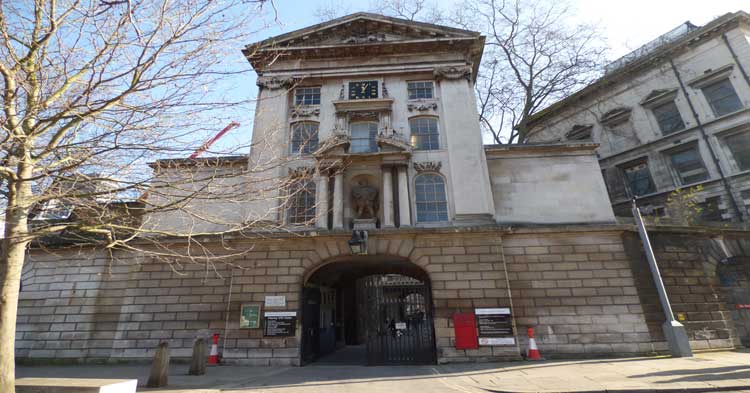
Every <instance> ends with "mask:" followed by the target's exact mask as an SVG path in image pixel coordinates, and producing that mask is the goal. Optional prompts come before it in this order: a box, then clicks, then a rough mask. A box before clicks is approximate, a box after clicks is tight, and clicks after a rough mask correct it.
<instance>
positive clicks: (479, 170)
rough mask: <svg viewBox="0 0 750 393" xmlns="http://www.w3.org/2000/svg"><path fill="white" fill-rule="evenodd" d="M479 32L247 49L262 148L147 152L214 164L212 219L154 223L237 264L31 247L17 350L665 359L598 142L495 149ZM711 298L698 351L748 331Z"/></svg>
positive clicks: (203, 205) (298, 358) (389, 33)
mask: <svg viewBox="0 0 750 393" xmlns="http://www.w3.org/2000/svg"><path fill="white" fill-rule="evenodd" d="M483 43H484V38H483V37H482V36H481V35H480V34H478V33H475V32H471V31H464V30H458V29H454V28H448V27H443V26H437V25H432V24H426V23H419V22H413V21H406V20H401V19H395V18H389V17H384V16H381V15H374V14H368V13H357V14H353V15H349V16H346V17H343V18H339V19H335V20H332V21H330V22H326V23H323V24H319V25H315V26H311V27H308V28H305V29H302V30H298V31H294V32H290V33H287V34H283V35H281V36H277V37H273V38H270V39H268V40H265V41H262V42H259V43H256V44H253V45H249V46H248V47H246V48H245V50H244V53H245V55H246V56H247V58H248V60H249V61H250V63H251V65H252V67H253V68H254V69H255V70H256V72H257V73H258V75H259V76H258V85H259V86H260V93H259V97H258V98H259V100H258V106H257V109H256V112H257V115H256V119H255V124H254V132H253V148H252V150H251V152H250V154H249V156H248V157H219V158H211V159H184V160H162V161H159V162H156V163H154V164H153V168H154V170H155V172H156V173H157V174H158V176H159V179H160V181H162V182H185V181H186V179H194V178H196V174H197V173H200V172H205V171H209V172H211V171H212V172H215V173H220V174H221V181H220V182H218V183H214V184H210V185H202V184H189V186H190V187H186V188H185V189H186V191H185V192H186V193H189V192H193V191H194V190H199V189H201V187H204V186H206V187H208V186H210V187H212V188H219V189H221V190H226V192H227V194H228V195H231V196H232V197H231V198H227V199H222V200H207V199H196V200H194V201H192V202H191V203H189V204H187V205H186V206H185V209H189V210H190V211H193V212H200V213H201V215H200V217H202V219H201V220H196V218H195V217H196V215H195V214H186V212H185V209H183V210H182V211H180V210H175V211H172V212H164V213H161V214H159V215H153V216H150V217H146V218H144V225H147V226H148V227H149V228H156V229H162V230H163V233H173V234H178V233H200V235H196V237H195V238H193V239H190V243H189V244H188V243H187V242H186V241H185V240H184V239H182V238H180V237H178V236H173V237H168V236H165V237H163V238H161V239H160V241H159V244H158V246H159V247H165V248H169V249H181V248H185V247H187V246H188V245H193V244H200V252H201V253H205V254H210V255H213V256H225V257H226V258H225V259H224V260H222V262H221V263H214V264H210V265H206V264H191V263H187V262H186V261H183V260H180V259H179V258H173V259H170V260H168V261H164V260H157V258H153V257H152V256H150V254H146V253H135V252H126V251H123V250H116V251H112V252H105V251H102V250H99V249H97V248H95V247H92V246H88V245H80V244H79V245H66V246H65V247H58V248H50V247H46V248H44V249H42V248H37V249H33V250H31V251H30V252H29V259H28V262H27V264H26V266H25V270H24V276H23V291H22V293H21V304H20V309H19V318H18V341H17V343H16V348H17V355H18V357H19V359H22V360H39V359H61V358H63V359H76V360H103V361H122V360H139V359H147V358H148V357H150V356H151V355H152V354H153V350H154V348H155V347H156V345H157V344H158V343H159V342H162V341H167V342H169V344H170V348H171V350H172V356H173V357H177V358H180V357H187V356H189V354H190V348H191V347H192V344H193V341H194V340H195V338H196V337H209V336H210V335H212V334H220V335H221V340H220V345H219V347H220V350H221V353H222V356H223V359H224V360H225V361H230V362H238V363H243V364H251V365H301V364H307V363H309V362H315V361H325V360H331V359H333V360H336V359H337V356H341V357H343V358H347V359H350V360H351V359H354V360H353V361H354V362H356V363H358V364H365V363H367V364H414V363H417V364H425V363H427V364H429V363H435V362H439V363H445V362H458V361H489V360H505V359H519V358H520V357H521V354H522V353H523V349H524V345H525V328H526V327H535V328H537V331H538V334H539V336H538V337H539V339H540V347H541V349H542V352H543V353H544V354H545V356H573V355H575V356H602V355H613V354H645V353H654V352H663V351H664V350H665V348H666V347H665V343H664V340H663V337H662V336H661V333H660V332H659V331H658V330H654V329H652V326H653V325H654V323H657V324H658V323H659V322H660V321H661V319H660V318H663V317H660V314H659V312H660V309H659V308H658V304H655V303H654V302H653V297H652V296H650V295H649V293H650V292H649V291H651V290H652V289H653V284H650V282H649V281H648V280H645V281H644V280H642V277H643V274H641V273H642V272H643V269H644V266H646V265H645V262H644V260H643V258H642V256H641V255H640V251H639V250H640V248H639V246H638V245H637V244H635V245H633V242H632V237H633V233H632V231H631V230H632V229H631V228H630V227H628V226H621V225H617V224H615V215H614V213H613V210H612V207H611V205H610V203H609V199H608V197H607V190H606V187H605V184H604V181H603V179H602V177H601V176H600V172H599V166H598V164H597V157H596V153H595V151H596V149H597V145H596V144H593V143H586V142H584V143H580V142H575V143H553V144H535V145H515V146H483V145H482V138H481V132H480V128H479V122H478V115H477V109H476V104H475V98H474V93H473V84H474V81H475V77H476V71H477V67H478V64H479V62H480V60H481V55H482V48H483ZM259 190H260V191H259ZM149 198H152V199H150V200H151V201H157V199H154V198H167V197H166V196H164V195H153V194H152V195H150V196H149ZM247 222H249V223H252V224H253V225H251V226H250V227H251V229H248V230H245V231H242V232H230V233H223V234H222V235H221V236H213V235H211V231H214V230H221V229H222V228H223V227H227V228H229V227H231V226H232V224H233V223H247ZM271 224H272V225H271ZM252 228H255V229H254V230H253V229H252ZM735 235H736V236H738V239H739V240H737V244H740V245H742V244H745V243H742V241H743V240H742V236H744V235H743V234H739V235H737V234H734V235H733V236H735ZM703 240H705V241H706V242H708V243H710V242H711V241H710V240H707V239H703ZM133 244H137V245H139V247H143V248H146V249H147V248H148V247H151V246H152V245H153V244H154V239H153V238H149V239H135V240H134V243H133ZM694 244H699V243H698V242H694ZM700 244H702V243H700ZM732 249H733V250H734V249H738V250H741V249H743V248H742V247H735V248H732ZM669 250H671V249H669ZM700 250H702V249H700ZM700 250H698V251H696V253H697V255H699V254H700ZM722 250H723V249H722ZM676 253H677V255H676V256H675V258H676V259H680V258H682V257H683V254H680V253H679V252H676ZM684 254H685V255H687V254H688V253H684ZM691 255H692V254H691ZM691 258H693V259H691V260H692V261H694V262H695V264H696V266H702V263H703V259H701V257H691ZM680 263H682V262H680V261H676V262H675V264H676V265H680ZM743 266H744V265H743ZM698 270H699V269H698V268H697V267H696V268H693V269H692V270H691V273H690V275H691V276H692V275H693V273H694V272H696V271H698ZM714 270H715V268H714ZM706 272H707V273H706V276H705V277H702V278H705V281H701V284H705V285H708V286H709V287H710V285H711V284H712V283H714V282H715V274H714V273H715V272H714V273H711V268H710V267H709V268H707V270H706ZM673 274H674V276H675V277H676V278H675V280H679V279H682V277H681V275H680V273H679V272H677V271H676V270H675V272H673ZM743 274H744V273H743ZM685 275H687V273H685ZM696 279H697V277H696ZM712 280H713V281H712ZM685 283H687V281H686V282H685ZM675 287H679V288H680V289H678V291H679V290H683V289H684V288H685V287H684V286H679V285H676V284H675ZM701 296H703V295H701ZM708 296H709V294H706V295H705V296H703V297H701V299H700V301H698V300H697V297H695V298H687V297H686V298H685V301H686V302H687V303H690V304H689V305H688V306H686V309H687V308H690V307H693V308H691V310H693V311H695V309H696V308H697V307H698V306H696V304H699V305H700V308H701V309H703V310H705V312H706V313H707V315H698V314H694V315H690V314H689V313H688V317H687V318H693V319H692V320H691V323H693V325H688V326H689V331H690V334H691V343H692V344H693V345H694V346H695V347H696V348H728V347H733V346H735V345H738V344H739V343H740V339H739V338H738V336H737V329H735V327H734V324H733V322H732V316H731V315H730V313H729V312H727V310H728V308H729V307H730V305H729V303H727V302H726V301H724V300H722V299H723V298H721V297H714V298H713V299H714V300H710V301H709V300H707V299H709V297H708ZM717 296H718V295H717ZM717 299H718V300H717ZM691 302H692V303H691ZM471 321H474V322H473V323H475V324H478V325H479V326H478V327H472V325H471V323H472V322H471ZM456 322H458V324H456ZM718 325H721V326H720V327H719V326H718ZM706 329H708V330H706ZM696 332H704V333H705V334H703V335H701V334H698V333H696ZM706 332H707V333H706ZM457 335H458V336H457ZM477 336H478V337H477ZM342 354H343V355H342ZM344 355H345V356H344Z"/></svg>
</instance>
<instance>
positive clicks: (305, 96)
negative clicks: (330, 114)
mask: <svg viewBox="0 0 750 393" xmlns="http://www.w3.org/2000/svg"><path fill="white" fill-rule="evenodd" d="M294 105H320V87H298V88H296V89H294Z"/></svg>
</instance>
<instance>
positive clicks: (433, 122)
mask: <svg viewBox="0 0 750 393" xmlns="http://www.w3.org/2000/svg"><path fill="white" fill-rule="evenodd" d="M409 128H410V129H411V146H412V147H413V148H414V149H415V150H437V149H439V148H440V134H439V133H438V123H437V119H436V118H434V117H418V118H416V119H411V120H409Z"/></svg>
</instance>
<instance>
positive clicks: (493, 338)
mask: <svg viewBox="0 0 750 393" xmlns="http://www.w3.org/2000/svg"><path fill="white" fill-rule="evenodd" d="M474 314H475V315H476V317H477V322H476V323H477V327H478V328H479V345H513V344H515V342H516V340H515V337H514V336H513V319H512V318H511V314H510V308H477V309H475V310H474Z"/></svg>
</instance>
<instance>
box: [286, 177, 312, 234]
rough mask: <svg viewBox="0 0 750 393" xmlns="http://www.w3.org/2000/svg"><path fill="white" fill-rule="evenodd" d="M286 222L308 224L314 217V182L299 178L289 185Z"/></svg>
mask: <svg viewBox="0 0 750 393" xmlns="http://www.w3.org/2000/svg"><path fill="white" fill-rule="evenodd" d="M288 198H289V200H288V201H287V202H288V206H289V207H288V208H287V222H288V223H289V224H296V225H309V224H312V222H313V220H314V219H315V182H313V181H312V180H307V179H305V180H299V181H297V182H294V183H293V184H292V185H291V186H290V187H289V194H288Z"/></svg>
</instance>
